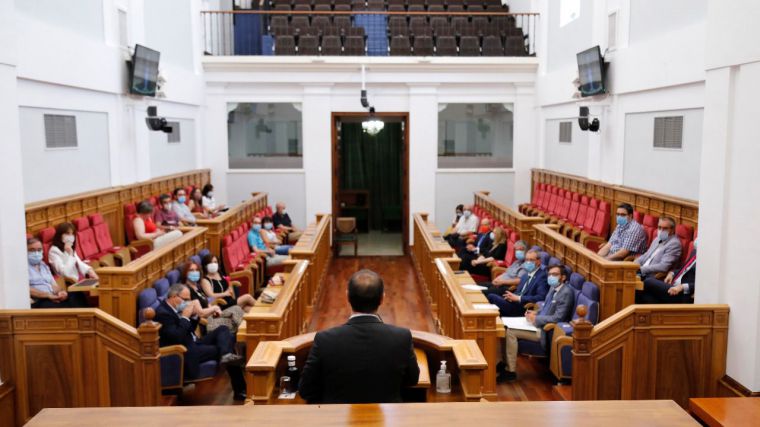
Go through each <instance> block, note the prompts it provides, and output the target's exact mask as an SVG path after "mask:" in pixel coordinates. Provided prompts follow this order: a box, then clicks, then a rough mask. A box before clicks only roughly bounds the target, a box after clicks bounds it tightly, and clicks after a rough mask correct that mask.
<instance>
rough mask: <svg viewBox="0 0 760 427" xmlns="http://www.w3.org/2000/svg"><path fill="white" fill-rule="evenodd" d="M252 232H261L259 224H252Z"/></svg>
mask: <svg viewBox="0 0 760 427" xmlns="http://www.w3.org/2000/svg"><path fill="white" fill-rule="evenodd" d="M253 230H254V231H259V230H261V224H253Z"/></svg>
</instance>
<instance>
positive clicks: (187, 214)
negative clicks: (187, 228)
mask: <svg viewBox="0 0 760 427" xmlns="http://www.w3.org/2000/svg"><path fill="white" fill-rule="evenodd" d="M185 202H187V194H186V193H185V189H184V188H182V187H177V188H175V189H174V203H172V210H173V211H174V213H176V214H177V216H178V217H179V220H180V221H181V222H182V224H184V225H195V222H196V219H195V215H193V213H192V212H191V211H190V207H189V206H188V205H186V204H185Z"/></svg>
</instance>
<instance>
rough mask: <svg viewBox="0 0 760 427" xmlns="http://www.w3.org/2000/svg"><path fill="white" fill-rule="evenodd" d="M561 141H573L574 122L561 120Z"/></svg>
mask: <svg viewBox="0 0 760 427" xmlns="http://www.w3.org/2000/svg"><path fill="white" fill-rule="evenodd" d="M559 142H564V143H568V144H569V143H571V142H573V122H559Z"/></svg>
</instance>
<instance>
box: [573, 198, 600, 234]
mask: <svg viewBox="0 0 760 427" xmlns="http://www.w3.org/2000/svg"><path fill="white" fill-rule="evenodd" d="M597 210H599V201H597V200H596V199H590V200H589V202H588V208H587V209H586V215H585V216H584V217H583V221H582V222H581V223H580V224H579V225H577V226H576V227H575V228H574V229H573V231H572V232H571V233H570V237H572V238H573V240H575V241H576V242H580V236H581V234H582V233H583V232H584V231H589V230H591V228H592V227H593V226H594V219H595V218H596V211H597Z"/></svg>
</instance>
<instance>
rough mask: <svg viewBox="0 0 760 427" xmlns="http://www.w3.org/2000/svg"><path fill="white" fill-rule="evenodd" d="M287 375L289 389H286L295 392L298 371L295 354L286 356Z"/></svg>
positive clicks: (296, 389)
mask: <svg viewBox="0 0 760 427" xmlns="http://www.w3.org/2000/svg"><path fill="white" fill-rule="evenodd" d="M287 375H288V376H289V377H290V390H288V391H289V392H291V393H295V392H297V391H298V380H299V373H298V368H296V357H295V356H288V374H287Z"/></svg>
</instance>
